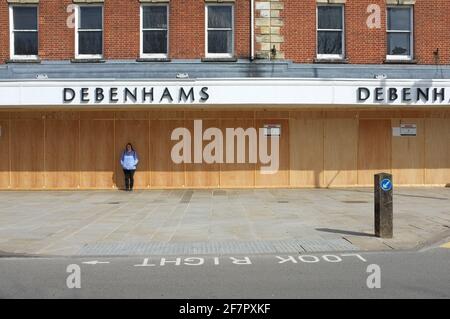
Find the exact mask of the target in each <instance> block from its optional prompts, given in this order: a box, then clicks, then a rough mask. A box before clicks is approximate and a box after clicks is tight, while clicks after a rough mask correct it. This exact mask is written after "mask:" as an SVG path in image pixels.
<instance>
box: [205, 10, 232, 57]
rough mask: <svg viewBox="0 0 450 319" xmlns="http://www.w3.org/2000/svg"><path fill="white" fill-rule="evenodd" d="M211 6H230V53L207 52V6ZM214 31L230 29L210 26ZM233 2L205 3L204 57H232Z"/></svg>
mask: <svg viewBox="0 0 450 319" xmlns="http://www.w3.org/2000/svg"><path fill="white" fill-rule="evenodd" d="M213 6H222V7H223V6H228V7H231V53H209V52H208V30H209V28H208V8H209V7H213ZM211 30H215V31H230V29H228V28H211ZM234 30H235V26H234V4H233V3H208V4H205V57H207V58H232V57H233V56H234V36H235V35H234Z"/></svg>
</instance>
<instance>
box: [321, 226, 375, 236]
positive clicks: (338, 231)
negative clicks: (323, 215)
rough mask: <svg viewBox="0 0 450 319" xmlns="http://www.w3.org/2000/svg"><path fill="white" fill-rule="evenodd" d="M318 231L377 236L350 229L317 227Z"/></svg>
mask: <svg viewBox="0 0 450 319" xmlns="http://www.w3.org/2000/svg"><path fill="white" fill-rule="evenodd" d="M316 230H317V231H321V232H327V233H334V234H343V235H352V236H363V237H375V235H374V234H368V233H361V232H354V231H349V230H341V229H330V228H316Z"/></svg>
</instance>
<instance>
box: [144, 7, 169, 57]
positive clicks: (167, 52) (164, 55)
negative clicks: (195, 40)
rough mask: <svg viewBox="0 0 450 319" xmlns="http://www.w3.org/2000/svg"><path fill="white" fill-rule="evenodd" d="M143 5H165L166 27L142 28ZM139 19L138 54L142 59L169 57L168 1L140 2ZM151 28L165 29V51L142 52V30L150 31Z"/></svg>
mask: <svg viewBox="0 0 450 319" xmlns="http://www.w3.org/2000/svg"><path fill="white" fill-rule="evenodd" d="M144 7H166V16H167V27H166V29H145V30H144ZM139 10H140V19H139V21H140V22H139V30H140V32H139V37H140V40H139V41H140V47H139V56H140V57H141V58H142V59H167V58H168V57H169V46H170V39H169V36H170V33H169V30H170V20H169V19H170V17H169V4H168V3H142V4H141V5H140V9H139ZM152 30H159V31H161V30H165V31H166V33H167V45H166V53H144V31H152Z"/></svg>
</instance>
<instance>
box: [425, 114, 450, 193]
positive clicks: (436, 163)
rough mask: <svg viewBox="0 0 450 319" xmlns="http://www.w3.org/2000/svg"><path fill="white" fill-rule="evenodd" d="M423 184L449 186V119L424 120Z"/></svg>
mask: <svg viewBox="0 0 450 319" xmlns="http://www.w3.org/2000/svg"><path fill="white" fill-rule="evenodd" d="M425 167H426V169H425V183H426V184H436V185H440V184H450V118H441V119H434V118H433V119H426V120H425Z"/></svg>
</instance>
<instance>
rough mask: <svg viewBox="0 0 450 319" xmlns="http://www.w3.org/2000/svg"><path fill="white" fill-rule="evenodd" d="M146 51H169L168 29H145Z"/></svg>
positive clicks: (144, 48) (161, 52)
mask: <svg viewBox="0 0 450 319" xmlns="http://www.w3.org/2000/svg"><path fill="white" fill-rule="evenodd" d="M143 39H144V44H143V50H144V53H156V54H158V53H160V54H165V53H167V31H144V37H143Z"/></svg>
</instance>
